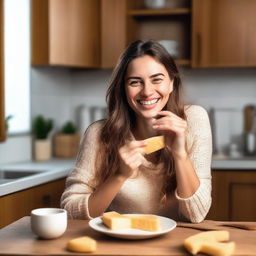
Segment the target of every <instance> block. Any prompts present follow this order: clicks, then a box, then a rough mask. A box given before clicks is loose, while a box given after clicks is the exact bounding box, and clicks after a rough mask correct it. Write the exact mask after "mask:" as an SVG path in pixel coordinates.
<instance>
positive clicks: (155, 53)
mask: <svg viewBox="0 0 256 256" xmlns="http://www.w3.org/2000/svg"><path fill="white" fill-rule="evenodd" d="M145 55H149V56H151V57H153V58H155V59H156V60H157V61H158V62H160V63H162V64H163V65H164V66H165V68H166V70H167V71H168V74H169V76H170V78H171V79H173V91H172V93H171V94H170V97H169V100H168V102H167V104H166V106H165V109H166V110H169V111H171V112H173V113H175V114H176V115H178V116H179V117H181V118H183V119H186V116H185V112H184V105H183V103H182V102H181V87H182V83H181V79H180V74H179V71H178V68H177V66H176V64H175V62H174V60H173V58H172V57H171V56H170V54H169V53H168V52H167V51H166V50H165V48H163V47H162V46H161V45H160V44H159V43H157V42H156V41H153V40H149V41H141V40H137V41H135V42H133V43H131V44H130V45H129V46H128V48H127V49H126V50H125V51H124V53H123V54H122V55H121V57H120V59H119V61H118V63H117V65H116V67H115V69H114V71H113V73H112V77H111V81H110V84H109V87H108V90H107V95H106V100H107V104H108V118H107V119H106V121H105V123H104V125H103V127H102V130H101V137H100V141H101V144H102V145H101V152H99V154H98V156H99V158H101V161H97V164H98V168H97V169H98V175H97V176H96V177H97V180H98V183H102V182H104V181H105V180H106V179H107V178H108V177H109V176H112V175H113V174H115V173H116V172H117V171H118V169H119V166H120V159H119V154H118V149H119V148H120V147H121V146H123V145H124V144H125V142H126V141H127V140H128V139H129V138H130V137H131V131H132V129H133V127H134V126H135V122H136V117H135V113H134V111H133V110H132V109H131V107H130V106H129V104H128V102H127V98H126V94H125V75H126V71H127V68H128V65H129V63H130V62H131V61H132V60H133V59H135V58H138V57H142V56H145ZM157 158H158V160H159V162H163V163H164V168H165V170H166V179H165V184H164V185H163V188H162V191H163V193H164V195H167V194H168V193H170V192H171V191H173V190H174V189H175V187H176V182H175V170H174V164H173V159H172V158H170V153H168V152H167V150H166V149H163V150H161V151H159V152H158V154H157Z"/></svg>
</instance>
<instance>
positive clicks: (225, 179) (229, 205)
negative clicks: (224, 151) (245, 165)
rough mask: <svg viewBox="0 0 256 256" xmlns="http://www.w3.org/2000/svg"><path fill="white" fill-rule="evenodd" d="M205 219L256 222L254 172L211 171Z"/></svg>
mask: <svg viewBox="0 0 256 256" xmlns="http://www.w3.org/2000/svg"><path fill="white" fill-rule="evenodd" d="M212 199H213V202H212V207H211V209H210V212H209V214H208V215H207V219H213V220H230V221H256V170H213V172H212Z"/></svg>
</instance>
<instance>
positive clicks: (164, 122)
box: [152, 111, 187, 158]
mask: <svg viewBox="0 0 256 256" xmlns="http://www.w3.org/2000/svg"><path fill="white" fill-rule="evenodd" d="M158 115H160V116H162V117H161V118H159V119H156V120H153V122H152V124H153V128H154V129H155V130H158V131H161V132H163V133H164V135H165V143H166V146H167V148H168V150H169V151H170V152H172V154H173V156H174V157H179V158H183V157H186V156H187V151H186V130H187V122H186V121H185V120H184V119H182V118H180V117H179V116H177V115H175V114H174V113H172V112H170V111H160V112H159V113H158Z"/></svg>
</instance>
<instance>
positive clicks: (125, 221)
mask: <svg viewBox="0 0 256 256" xmlns="http://www.w3.org/2000/svg"><path fill="white" fill-rule="evenodd" d="M102 222H103V223H104V224H105V225H106V226H107V227H108V228H110V229H112V230H118V229H126V228H130V227H131V219H130V218H128V217H127V216H124V215H122V214H119V213H117V212H114V211H113V212H106V213H104V214H103V216H102Z"/></svg>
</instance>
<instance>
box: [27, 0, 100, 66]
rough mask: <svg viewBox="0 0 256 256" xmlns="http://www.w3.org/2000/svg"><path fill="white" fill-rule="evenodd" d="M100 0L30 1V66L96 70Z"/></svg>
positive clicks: (98, 59)
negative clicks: (92, 68)
mask: <svg viewBox="0 0 256 256" xmlns="http://www.w3.org/2000/svg"><path fill="white" fill-rule="evenodd" d="M99 9H100V1H99V0H32V65H58V66H71V67H72V66H74V67H98V66H99V65H100V51H99V48H100V14H99Z"/></svg>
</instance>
